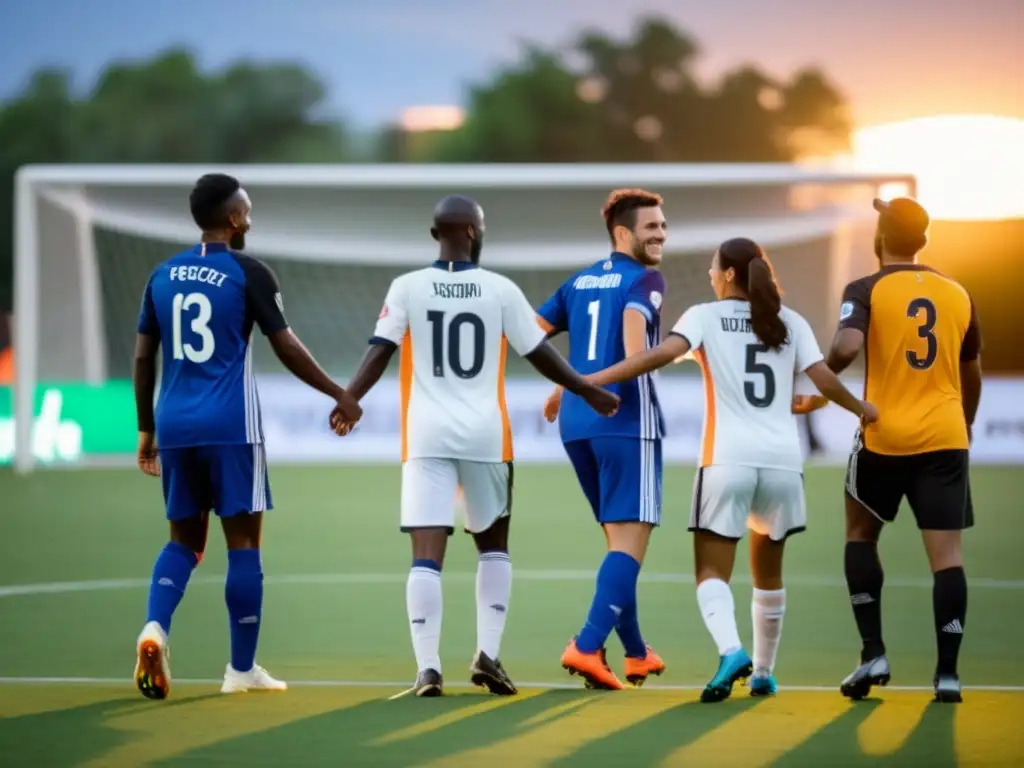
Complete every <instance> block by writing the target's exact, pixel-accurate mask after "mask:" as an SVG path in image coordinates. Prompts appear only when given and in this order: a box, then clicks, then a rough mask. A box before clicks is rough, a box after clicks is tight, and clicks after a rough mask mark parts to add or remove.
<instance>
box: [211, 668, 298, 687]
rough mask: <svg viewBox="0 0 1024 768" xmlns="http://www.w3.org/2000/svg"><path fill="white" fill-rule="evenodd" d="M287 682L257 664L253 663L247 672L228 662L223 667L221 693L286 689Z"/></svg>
mask: <svg viewBox="0 0 1024 768" xmlns="http://www.w3.org/2000/svg"><path fill="white" fill-rule="evenodd" d="M287 690H288V683H286V682H284V681H282V680H277V679H276V678H273V677H271V676H270V673H269V672H267V670H265V669H264V668H263V667H261V666H260V665H259V664H253V665H252V669H250V670H249V671H248V672H239V671H238V670H236V669H234V668H233V667H232V666H231V665H230V664H228V665H227V667H226V668H225V669H224V682H223V683H221V686H220V692H221V693H249V692H250V691H287Z"/></svg>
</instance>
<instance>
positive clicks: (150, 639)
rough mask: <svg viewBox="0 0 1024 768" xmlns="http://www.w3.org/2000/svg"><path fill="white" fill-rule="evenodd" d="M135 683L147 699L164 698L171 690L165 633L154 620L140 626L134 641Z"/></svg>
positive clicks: (169, 656)
mask: <svg viewBox="0 0 1024 768" xmlns="http://www.w3.org/2000/svg"><path fill="white" fill-rule="evenodd" d="M135 685H136V687H137V688H138V689H139V691H140V692H141V693H142V695H143V696H145V697H146V698H147V699H166V698H167V694H169V693H170V692H171V651H170V648H168V646H167V633H166V632H164V629H163V627H161V626H160V625H159V624H157V623H156V622H155V621H150V622H148V623H147V624H146V626H144V627H143V628H142V632H140V633H139V639H138V640H137V641H136V642H135Z"/></svg>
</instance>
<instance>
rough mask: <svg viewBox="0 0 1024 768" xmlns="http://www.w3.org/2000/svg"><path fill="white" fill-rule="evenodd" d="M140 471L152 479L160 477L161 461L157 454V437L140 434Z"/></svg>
mask: <svg viewBox="0 0 1024 768" xmlns="http://www.w3.org/2000/svg"><path fill="white" fill-rule="evenodd" d="M138 462H139V469H141V470H142V471H143V473H145V474H147V475H149V476H150V477H160V460H159V458H158V456H157V452H156V435H154V434H153V433H152V432H139V451H138Z"/></svg>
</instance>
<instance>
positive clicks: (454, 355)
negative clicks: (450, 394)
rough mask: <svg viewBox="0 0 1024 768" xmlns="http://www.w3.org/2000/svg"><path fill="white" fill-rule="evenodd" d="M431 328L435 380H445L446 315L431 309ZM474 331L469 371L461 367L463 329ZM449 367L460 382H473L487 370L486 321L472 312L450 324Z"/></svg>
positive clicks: (457, 317)
mask: <svg viewBox="0 0 1024 768" xmlns="http://www.w3.org/2000/svg"><path fill="white" fill-rule="evenodd" d="M427 320H429V321H430V325H431V336H432V338H431V341H432V346H433V366H434V375H435V376H444V358H445V354H444V352H445V347H444V326H445V323H444V312H441V311H440V310H437V309H432V310H430V311H429V312H427ZM466 325H468V326H470V327H471V328H472V329H473V359H472V360H470V361H469V368H463V366H462V354H461V352H462V328H463V326H466ZM448 367H449V368H451V369H452V373H454V374H455V375H456V376H458V377H459V378H460V379H472V378H474V377H475V376H476V375H477V374H479V373H480V371H481V369H483V367H484V321H483V320H481V319H480V318H479V317H478V316H477V315H474V314H473V313H472V312H460V313H459V314H457V315H456V316H455V317H453V318H452V321H451V322H450V323H448Z"/></svg>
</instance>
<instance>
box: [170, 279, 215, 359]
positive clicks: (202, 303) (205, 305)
mask: <svg viewBox="0 0 1024 768" xmlns="http://www.w3.org/2000/svg"><path fill="white" fill-rule="evenodd" d="M193 307H195V308H196V309H197V310H198V312H197V313H196V316H195V317H194V318H192V323H191V328H192V332H193V333H194V334H196V335H197V336H198V337H199V346H198V347H196V346H193V345H192V344H191V343H189V342H187V341H185V342H183V341H182V340H181V316H182V315H183V314H185V313H186V312H188V311H189V310H190V309H192V308H193ZM211 317H213V305H212V304H210V298H209V297H208V296H207V295H206V294H205V293H190V294H187V295H186V294H184V293H176V294H175V295H174V302H173V304H172V305H171V337H172V338H171V346H172V347H173V349H172V352H173V354H174V359H175V360H185V359H188V360H191V361H192V362H193V363H205V362H206V361H207V360H209V359H210V358H211V357H213V350H214V348H215V346H216V344H215V343H214V340H213V331H211V330H210V318H211Z"/></svg>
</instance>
